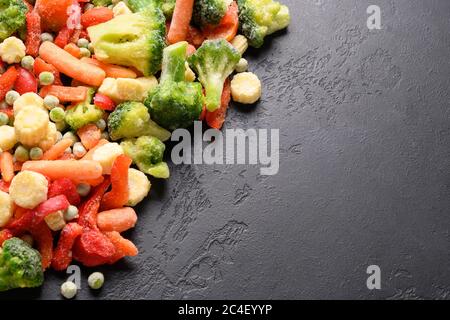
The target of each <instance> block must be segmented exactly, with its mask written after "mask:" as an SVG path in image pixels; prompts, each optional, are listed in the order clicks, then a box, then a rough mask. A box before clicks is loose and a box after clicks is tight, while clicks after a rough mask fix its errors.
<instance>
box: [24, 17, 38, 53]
mask: <svg viewBox="0 0 450 320" xmlns="http://www.w3.org/2000/svg"><path fill="white" fill-rule="evenodd" d="M40 44H41V17H40V16H39V14H38V13H37V11H36V10H31V11H29V12H28V13H27V38H26V41H25V46H26V48H27V51H26V52H27V54H28V55H30V56H33V57H37V55H38V54H39V45H40Z"/></svg>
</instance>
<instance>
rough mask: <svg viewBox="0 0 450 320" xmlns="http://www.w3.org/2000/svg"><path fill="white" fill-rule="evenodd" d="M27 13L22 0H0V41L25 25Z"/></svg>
mask: <svg viewBox="0 0 450 320" xmlns="http://www.w3.org/2000/svg"><path fill="white" fill-rule="evenodd" d="M26 13H27V6H26V5H25V3H24V2H23V1H22V0H0V42H1V41H3V40H5V39H6V38H8V37H9V36H10V35H12V34H13V33H14V32H16V31H17V30H18V29H20V28H22V27H23V26H24V25H25V15H26Z"/></svg>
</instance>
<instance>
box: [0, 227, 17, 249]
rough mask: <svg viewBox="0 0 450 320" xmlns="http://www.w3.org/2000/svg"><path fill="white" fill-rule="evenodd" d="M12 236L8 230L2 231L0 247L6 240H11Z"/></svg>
mask: <svg viewBox="0 0 450 320" xmlns="http://www.w3.org/2000/svg"><path fill="white" fill-rule="evenodd" d="M13 236H14V235H13V234H12V232H11V231H9V230H8V229H3V230H1V231H0V247H1V246H2V244H3V242H5V241H6V240H8V239H11V238H12V237H13Z"/></svg>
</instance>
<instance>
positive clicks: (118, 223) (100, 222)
mask: <svg viewBox="0 0 450 320" xmlns="http://www.w3.org/2000/svg"><path fill="white" fill-rule="evenodd" d="M136 221H137V215H136V212H135V211H134V209H133V208H130V207H124V208H118V209H111V210H108V211H102V212H99V213H98V214H97V226H98V227H99V229H100V230H101V231H117V232H123V231H126V230H128V229H131V228H133V227H134V226H135V224H136Z"/></svg>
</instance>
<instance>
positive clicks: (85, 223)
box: [78, 179, 111, 230]
mask: <svg viewBox="0 0 450 320" xmlns="http://www.w3.org/2000/svg"><path fill="white" fill-rule="evenodd" d="M110 183H111V182H110V181H109V179H105V181H103V182H102V184H100V185H99V186H98V187H96V188H95V189H94V190H93V191H92V194H91V196H90V197H89V199H87V200H86V202H84V203H83V204H82V205H81V206H80V208H79V210H78V215H79V217H78V224H79V225H80V226H82V227H85V228H89V229H96V230H97V213H98V209H99V208H100V203H101V201H102V198H103V195H104V194H105V192H106V190H107V189H108V187H109V185H110Z"/></svg>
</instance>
